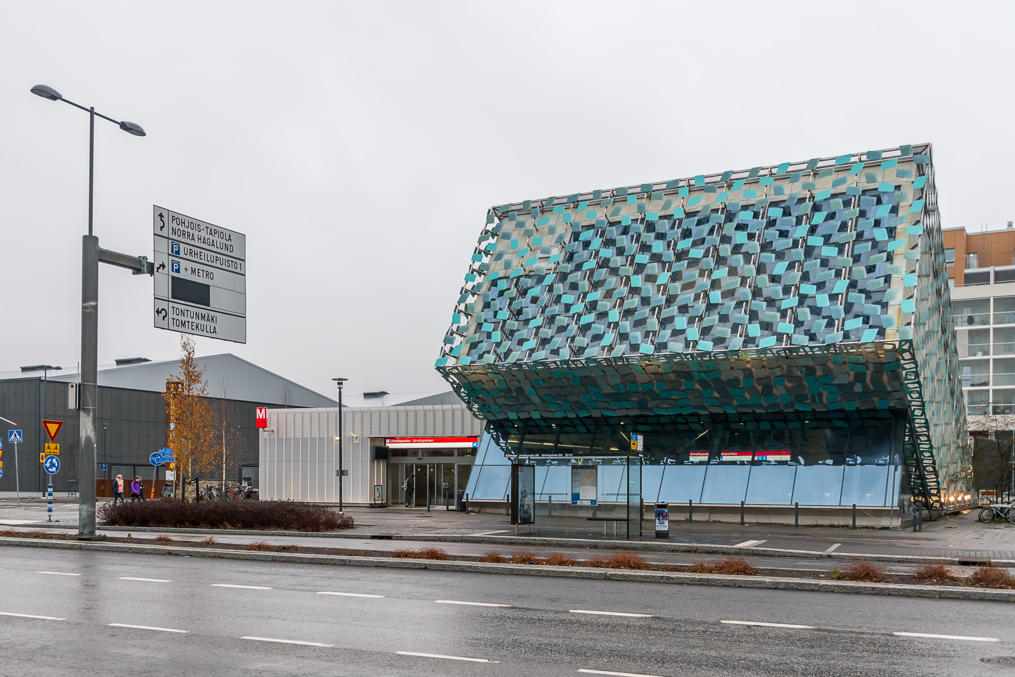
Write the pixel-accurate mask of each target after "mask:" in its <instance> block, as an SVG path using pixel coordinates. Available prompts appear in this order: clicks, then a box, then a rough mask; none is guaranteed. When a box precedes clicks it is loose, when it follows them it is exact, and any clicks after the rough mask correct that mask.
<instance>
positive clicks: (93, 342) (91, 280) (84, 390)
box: [32, 85, 151, 539]
mask: <svg viewBox="0 0 1015 677" xmlns="http://www.w3.org/2000/svg"><path fill="white" fill-rule="evenodd" d="M32 94H35V95H37V96H41V97H42V98H44V99H48V100H50V101H63V102H64V103H66V104H68V105H71V106H74V107H75V108H78V109H80V110H83V111H86V112H87V113H88V117H89V120H88V234H87V235H85V236H84V237H83V238H82V241H81V373H80V375H79V380H80V384H81V388H80V390H81V392H80V398H81V403H80V415H79V416H78V419H79V422H80V423H79V431H80V440H79V445H80V446H79V453H78V496H79V499H78V538H81V539H91V538H93V537H94V536H95V410H96V406H97V404H98V385H97V380H98V374H97V371H98V342H99V337H98V334H99V261H100V260H101V261H103V262H105V263H111V264H113V265H117V266H120V267H123V268H129V269H131V270H132V271H134V272H135V274H151V272H150V269H151V264H150V263H149V262H148V259H147V258H145V257H136V259H135V258H133V257H129V256H125V255H123V254H117V253H116V252H107V251H104V250H100V249H99V238H97V237H96V236H95V235H94V234H93V233H94V231H93V228H92V208H93V205H94V186H95V118H96V116H98V117H100V118H102V119H104V120H108V121H110V122H112V123H114V124H116V125H117V126H119V127H120V129H122V130H123V131H125V132H127V133H128V134H133V135H134V136H145V131H144V129H142V128H141V126H140V125H138V124H135V123H133V122H127V121H126V120H114V119H113V118H111V117H108V116H106V115H103V114H102V113H97V112H95V107H94V106H92V107H89V108H85V107H84V106H82V105H80V104H77V103H74V102H73V101H71V100H69V99H66V98H64V97H63V95H62V94H60V92H58V91H56V90H55V89H53V88H52V87H47V86H46V85H36V86H35V87H32Z"/></svg>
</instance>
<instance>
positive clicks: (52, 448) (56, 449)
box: [46, 442, 60, 456]
mask: <svg viewBox="0 0 1015 677" xmlns="http://www.w3.org/2000/svg"><path fill="white" fill-rule="evenodd" d="M46 453H47V454H52V455H53V456H59V455H60V445H59V444H57V443H56V442H46Z"/></svg>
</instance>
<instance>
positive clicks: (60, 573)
mask: <svg viewBox="0 0 1015 677" xmlns="http://www.w3.org/2000/svg"><path fill="white" fill-rule="evenodd" d="M35 573H37V574H45V575H46V576H80V575H81V574H74V573H70V572H68V571H36V572H35Z"/></svg>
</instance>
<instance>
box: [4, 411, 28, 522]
mask: <svg viewBox="0 0 1015 677" xmlns="http://www.w3.org/2000/svg"><path fill="white" fill-rule="evenodd" d="M3 420H4V421H6V422H7V423H10V424H11V425H17V423H15V422H14V421H8V420H7V419H3ZM22 440H24V435H23V434H22V432H21V428H11V429H9V430H8V431H7V441H8V442H10V443H11V444H13V445H14V491H15V495H16V496H17V504H18V505H21V473H20V472H19V469H18V444H20V443H21V441H22ZM0 477H3V474H2V471H0Z"/></svg>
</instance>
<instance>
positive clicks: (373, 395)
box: [363, 390, 388, 400]
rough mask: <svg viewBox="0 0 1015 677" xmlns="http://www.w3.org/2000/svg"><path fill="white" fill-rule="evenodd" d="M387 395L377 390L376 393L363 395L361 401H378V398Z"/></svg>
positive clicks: (384, 391)
mask: <svg viewBox="0 0 1015 677" xmlns="http://www.w3.org/2000/svg"><path fill="white" fill-rule="evenodd" d="M387 394H388V391H387V390H377V391H375V392H372V393H363V399H365V400H369V399H379V398H382V397H384V396H385V395H387Z"/></svg>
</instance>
